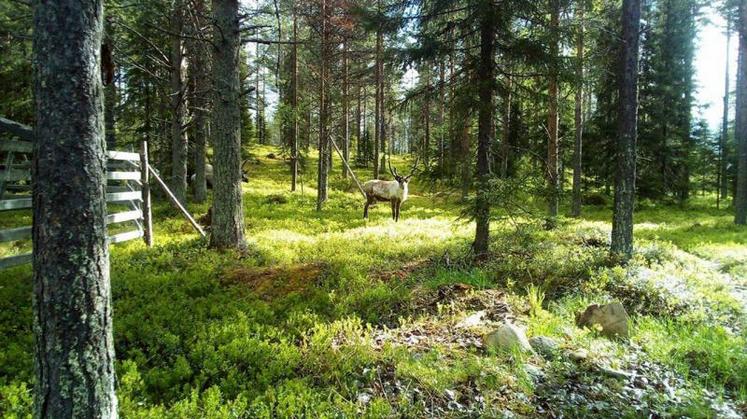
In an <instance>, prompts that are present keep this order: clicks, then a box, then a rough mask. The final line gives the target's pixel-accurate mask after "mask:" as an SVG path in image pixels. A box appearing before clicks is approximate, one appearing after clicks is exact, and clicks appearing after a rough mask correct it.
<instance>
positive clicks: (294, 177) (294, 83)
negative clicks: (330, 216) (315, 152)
mask: <svg viewBox="0 0 747 419" xmlns="http://www.w3.org/2000/svg"><path fill="white" fill-rule="evenodd" d="M293 6H294V7H293V47H292V49H293V57H292V58H291V60H292V61H293V62H292V63H291V66H292V74H291V108H292V113H293V120H292V122H291V124H292V127H291V129H292V131H293V132H292V133H291V135H292V137H293V138H291V191H292V192H293V191H295V190H296V183H297V182H298V44H297V43H296V42H297V41H298V22H297V20H296V10H295V4H294V5H293Z"/></svg>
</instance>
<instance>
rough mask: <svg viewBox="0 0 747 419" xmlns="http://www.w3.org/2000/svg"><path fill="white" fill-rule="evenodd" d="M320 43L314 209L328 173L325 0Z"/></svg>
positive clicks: (321, 197) (320, 199)
mask: <svg viewBox="0 0 747 419" xmlns="http://www.w3.org/2000/svg"><path fill="white" fill-rule="evenodd" d="M321 8H322V15H321V19H322V20H321V25H322V27H321V37H322V39H321V45H320V49H321V51H320V60H319V67H320V69H319V162H318V166H317V195H316V210H317V211H321V210H322V207H323V205H324V202H326V201H327V183H328V179H327V178H328V176H327V175H328V173H329V165H328V163H329V157H328V155H327V154H328V153H329V140H328V139H327V122H328V116H329V115H328V114H329V112H328V101H329V98H328V96H329V95H328V87H327V84H328V83H327V73H328V71H329V69H328V68H327V66H328V65H329V64H328V60H329V58H328V54H329V29H328V25H329V22H328V17H329V16H328V10H327V9H328V6H327V0H322V2H321Z"/></svg>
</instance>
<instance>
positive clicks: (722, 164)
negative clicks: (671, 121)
mask: <svg viewBox="0 0 747 419" xmlns="http://www.w3.org/2000/svg"><path fill="white" fill-rule="evenodd" d="M730 55H731V19H727V21H726V65H725V66H724V67H725V70H724V105H723V114H722V117H721V138H719V171H718V188H719V193H718V198H717V204H716V205H718V204H719V202H720V201H721V200H722V199H724V198H726V196H727V195H728V194H729V187H728V185H729V181H728V176H726V171H727V167H728V164H727V163H728V153H727V149H726V147H727V144H728V142H729V88H730V86H729V81H730V80H729V65H730V64H731V61H730Z"/></svg>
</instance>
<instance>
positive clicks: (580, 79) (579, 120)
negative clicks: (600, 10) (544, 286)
mask: <svg viewBox="0 0 747 419" xmlns="http://www.w3.org/2000/svg"><path fill="white" fill-rule="evenodd" d="M585 7H586V4H585V2H584V1H581V2H579V3H578V11H577V13H578V38H577V39H576V60H577V61H578V62H577V63H576V109H575V110H574V112H575V115H574V125H575V130H576V136H575V141H574V143H573V202H572V203H571V215H572V216H574V217H578V216H580V215H581V175H582V173H583V171H582V170H583V167H582V165H583V158H582V156H583V154H582V152H583V140H584V113H583V112H584V29H585V28H584V25H585V24H586V22H585V21H584V11H585V10H584V8H585Z"/></svg>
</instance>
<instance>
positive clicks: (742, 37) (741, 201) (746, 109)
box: [734, 0, 747, 225]
mask: <svg viewBox="0 0 747 419" xmlns="http://www.w3.org/2000/svg"><path fill="white" fill-rule="evenodd" d="M739 56H740V59H739V66H738V69H737V116H736V119H737V126H736V132H737V135H736V140H737V188H736V197H735V200H734V206H735V209H736V211H735V216H734V222H735V223H736V224H742V225H744V224H747V63H746V62H745V61H747V0H742V1H741V2H740V5H739Z"/></svg>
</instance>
